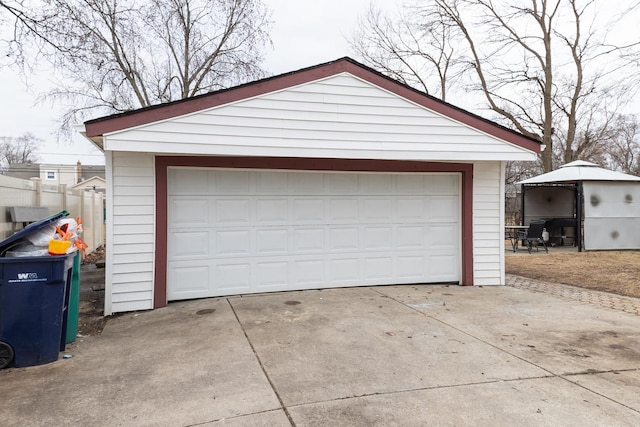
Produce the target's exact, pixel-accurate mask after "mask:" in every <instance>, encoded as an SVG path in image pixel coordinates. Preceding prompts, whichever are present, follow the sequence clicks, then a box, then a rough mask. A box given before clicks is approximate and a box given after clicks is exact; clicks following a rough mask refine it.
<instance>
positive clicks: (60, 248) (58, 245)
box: [49, 240, 71, 255]
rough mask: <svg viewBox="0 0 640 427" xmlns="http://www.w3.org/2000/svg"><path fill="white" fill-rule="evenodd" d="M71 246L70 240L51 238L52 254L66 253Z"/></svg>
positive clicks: (50, 249)
mask: <svg viewBox="0 0 640 427" xmlns="http://www.w3.org/2000/svg"><path fill="white" fill-rule="evenodd" d="M70 246H71V241H70V240H49V254H50V255H64V254H66V253H67V249H69V247H70Z"/></svg>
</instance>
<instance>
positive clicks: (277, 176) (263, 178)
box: [255, 172, 289, 195]
mask: <svg viewBox="0 0 640 427" xmlns="http://www.w3.org/2000/svg"><path fill="white" fill-rule="evenodd" d="M288 177H289V175H288V174H286V173H280V172H256V173H255V178H256V191H257V193H258V194H272V195H279V194H287V193H289V181H288Z"/></svg>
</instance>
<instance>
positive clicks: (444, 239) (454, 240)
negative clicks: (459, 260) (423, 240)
mask: <svg viewBox="0 0 640 427" xmlns="http://www.w3.org/2000/svg"><path fill="white" fill-rule="evenodd" d="M426 237H427V245H428V247H430V248H431V249H437V250H446V249H450V250H453V249H455V248H457V247H458V240H459V236H458V228H457V226H456V225H455V224H435V225H434V224H431V225H430V226H429V227H428V232H427V236H426Z"/></svg>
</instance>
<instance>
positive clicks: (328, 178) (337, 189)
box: [325, 173, 358, 194]
mask: <svg viewBox="0 0 640 427" xmlns="http://www.w3.org/2000/svg"><path fill="white" fill-rule="evenodd" d="M325 193H327V194H357V193H358V174H355V173H353V174H329V175H325Z"/></svg>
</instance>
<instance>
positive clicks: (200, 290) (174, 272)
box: [167, 262, 210, 300]
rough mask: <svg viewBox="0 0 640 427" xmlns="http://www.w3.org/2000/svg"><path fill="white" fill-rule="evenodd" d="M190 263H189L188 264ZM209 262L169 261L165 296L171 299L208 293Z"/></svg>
mask: <svg viewBox="0 0 640 427" xmlns="http://www.w3.org/2000/svg"><path fill="white" fill-rule="evenodd" d="M190 264H191V265H190ZM209 272H210V267H209V263H206V264H195V265H194V263H193V262H191V263H181V262H176V263H169V268H168V277H167V279H168V281H169V283H171V287H170V288H169V289H168V292H167V297H168V298H169V299H170V300H173V299H188V298H204V297H206V296H209V295H210V290H209V283H210V275H209Z"/></svg>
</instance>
